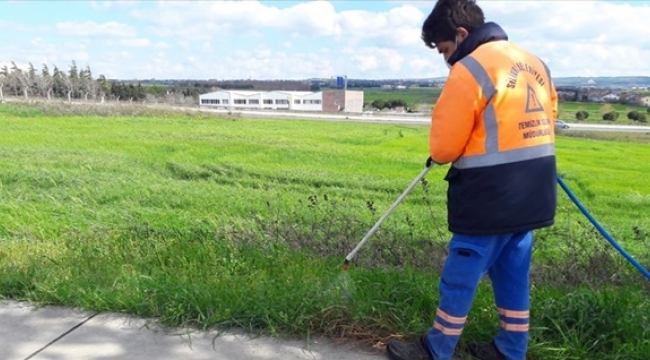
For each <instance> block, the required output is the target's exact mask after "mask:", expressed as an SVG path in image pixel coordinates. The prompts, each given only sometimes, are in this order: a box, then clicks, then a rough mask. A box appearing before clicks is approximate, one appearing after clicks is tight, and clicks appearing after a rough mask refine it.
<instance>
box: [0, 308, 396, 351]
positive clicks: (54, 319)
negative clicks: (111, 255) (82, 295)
mask: <svg viewBox="0 0 650 360" xmlns="http://www.w3.org/2000/svg"><path fill="white" fill-rule="evenodd" d="M82 359H83V360H93V359H102V360H118V359H120V360H122V359H138V360H153V359H156V360H167V359H169V360H172V359H174V360H177V359H183V360H207V359H217V360H229V359H234V360H239V359H241V360H243V359H250V360H262V359H265V360H266V359H269V360H270V359H282V360H298V359H300V360H302V359H338V360H378V359H386V355H385V353H384V350H383V349H380V350H374V351H373V350H371V349H361V348H358V347H354V346H353V345H350V344H347V345H345V344H336V343H334V342H332V341H328V340H327V339H322V338H319V339H313V338H312V339H310V341H309V342H307V341H306V340H305V341H299V340H291V341H287V340H278V339H273V338H269V337H253V338H251V337H250V336H247V335H245V334H243V333H235V332H233V333H217V332H216V331H215V332H192V331H190V330H188V329H174V330H167V331H164V330H162V328H161V327H159V326H157V325H156V323H155V321H153V320H146V319H138V318H133V317H129V316H125V315H123V314H110V313H107V314H103V313H102V314H95V313H89V312H83V311H78V310H75V309H69V308H62V307H51V306H46V307H42V308H36V307H34V306H32V305H30V304H28V303H22V302H21V303H19V302H13V301H0V360H82Z"/></svg>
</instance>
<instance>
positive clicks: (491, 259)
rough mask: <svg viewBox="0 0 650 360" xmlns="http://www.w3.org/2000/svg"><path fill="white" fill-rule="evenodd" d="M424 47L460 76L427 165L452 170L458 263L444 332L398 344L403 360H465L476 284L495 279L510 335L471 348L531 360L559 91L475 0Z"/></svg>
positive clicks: (448, 89) (446, 301)
mask: <svg viewBox="0 0 650 360" xmlns="http://www.w3.org/2000/svg"><path fill="white" fill-rule="evenodd" d="M422 40H423V41H424V43H425V44H426V46H428V47H429V48H432V49H437V50H438V53H440V54H441V55H442V56H443V57H444V60H445V62H446V63H447V64H448V66H449V68H450V72H449V76H448V78H447V81H446V83H445V85H444V87H443V90H442V93H441V94H440V97H439V99H438V102H437V103H436V105H435V107H434V109H433V112H432V118H431V128H430V134H429V142H430V144H429V149H430V157H429V158H428V160H427V162H426V166H427V167H430V166H432V165H433V164H440V165H442V164H447V163H451V166H450V168H449V171H448V173H447V175H446V177H445V180H446V181H447V182H448V190H447V212H448V214H447V216H448V224H449V231H450V232H451V233H452V237H451V240H450V242H449V255H448V257H447V259H446V260H445V264H444V266H443V269H442V274H441V279H440V283H439V294H440V298H439V303H438V308H437V309H436V312H435V318H434V321H433V326H432V327H431V328H430V329H428V331H427V332H426V333H425V334H424V335H423V336H422V337H421V338H420V339H419V340H417V341H415V342H414V343H406V342H402V341H398V340H391V341H389V342H388V344H387V352H388V356H389V357H390V358H391V359H394V360H417V359H425V360H448V359H454V358H455V357H454V356H455V354H456V351H455V350H456V347H457V345H458V342H459V338H460V336H461V334H462V332H463V328H464V326H465V323H466V321H467V316H468V313H469V311H470V309H471V307H472V302H473V299H474V295H475V292H476V289H477V286H478V284H479V282H480V281H481V279H482V278H483V276H484V275H485V274H487V275H488V276H489V279H490V281H491V284H492V289H493V292H494V297H495V302H496V304H495V305H496V306H495V307H496V309H495V311H496V312H497V314H498V317H499V325H500V329H499V332H498V334H496V336H495V337H494V339H493V341H491V342H489V343H476V342H474V343H471V342H470V343H469V344H468V345H467V347H466V348H467V352H468V353H469V354H470V355H472V356H473V357H474V358H478V359H483V360H492V359H495V360H496V359H507V360H523V359H525V358H526V352H527V347H528V330H529V306H530V305H529V303H530V300H529V295H530V280H529V270H530V263H531V256H532V247H533V233H532V232H533V230H536V229H540V228H543V227H547V226H550V225H552V224H553V222H554V218H555V212H556V206H557V186H556V176H557V174H556V161H555V133H554V124H555V120H556V118H557V109H558V103H557V93H556V90H555V88H554V85H553V81H552V79H551V74H550V71H549V69H548V67H547V66H546V65H545V63H544V62H543V61H542V60H541V59H539V58H538V57H536V56H535V55H533V54H531V53H530V52H528V51H527V50H525V49H523V48H521V47H520V46H518V45H516V44H514V43H512V42H510V41H509V40H508V36H507V34H506V33H505V32H504V30H503V29H502V28H501V27H500V26H499V25H498V24H496V23H494V22H485V17H484V15H483V10H482V9H481V8H480V7H479V6H478V5H477V4H476V2H475V1H474V0H439V1H437V3H436V4H435V6H434V8H433V10H432V12H431V14H430V15H429V16H428V17H427V19H426V20H425V21H424V24H423V26H422Z"/></svg>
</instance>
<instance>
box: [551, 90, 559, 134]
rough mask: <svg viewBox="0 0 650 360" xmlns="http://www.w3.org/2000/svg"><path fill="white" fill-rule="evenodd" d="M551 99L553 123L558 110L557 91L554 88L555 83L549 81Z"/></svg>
mask: <svg viewBox="0 0 650 360" xmlns="http://www.w3.org/2000/svg"><path fill="white" fill-rule="evenodd" d="M551 101H552V102H553V124H555V122H556V121H557V117H558V114H559V112H560V110H559V104H558V96H557V91H556V90H555V84H553V83H551Z"/></svg>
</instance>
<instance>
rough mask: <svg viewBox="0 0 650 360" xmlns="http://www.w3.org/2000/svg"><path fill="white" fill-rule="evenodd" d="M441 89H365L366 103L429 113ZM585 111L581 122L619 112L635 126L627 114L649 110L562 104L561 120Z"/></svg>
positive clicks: (621, 106) (630, 106) (603, 105)
mask: <svg viewBox="0 0 650 360" xmlns="http://www.w3.org/2000/svg"><path fill="white" fill-rule="evenodd" d="M441 90H442V89H441V88H409V89H403V90H396V89H376V88H372V89H364V102H366V103H372V102H373V101H375V100H377V99H381V100H398V99H399V100H403V101H404V102H406V103H407V104H408V105H409V106H410V107H413V109H414V110H415V111H422V112H428V111H430V110H431V108H432V107H433V106H434V104H435V102H436V101H437V100H438V97H439V96H440V92H441ZM580 110H584V111H586V112H588V113H589V117H588V118H587V119H586V120H584V121H581V122H589V123H593V122H600V123H610V122H609V121H604V120H603V114H604V113H607V112H610V111H617V112H619V113H620V117H619V118H618V120H617V121H616V123H617V124H635V125H638V124H639V122H635V121H631V120H629V119H628V118H627V113H628V112H630V111H633V110H635V111H639V112H642V113H645V114H647V116H650V114H648V113H647V108H646V107H643V106H636V105H621V104H599V103H583V102H560V114H559V118H560V119H562V120H568V121H572V122H574V121H576V112H578V111H580Z"/></svg>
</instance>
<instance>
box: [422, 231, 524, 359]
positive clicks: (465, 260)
mask: <svg viewBox="0 0 650 360" xmlns="http://www.w3.org/2000/svg"><path fill="white" fill-rule="evenodd" d="M532 247H533V234H532V232H531V231H528V232H520V233H511V234H502V235H493V236H470V235H460V234H455V235H454V236H453V237H452V239H451V241H450V243H449V256H448V257H447V260H446V261H445V265H444V267H443V270H442V278H441V280H440V302H439V304H438V309H437V310H436V316H435V321H434V323H433V327H431V329H429V331H428V332H427V335H426V337H425V338H426V344H427V345H428V347H429V350H430V351H431V353H432V354H433V357H434V359H435V360H448V359H450V358H451V357H452V355H453V354H454V349H455V347H456V344H457V343H458V339H459V338H460V335H461V334H462V332H463V327H464V326H465V322H466V320H467V314H468V313H469V311H470V308H471V307H472V302H473V301H474V294H475V293H476V288H477V286H478V283H479V281H480V280H481V278H482V277H483V275H485V274H486V273H487V274H488V275H489V277H490V280H491V282H492V288H493V290H494V298H495V301H496V308H497V312H498V314H499V319H500V326H501V327H500V330H499V333H498V334H497V336H496V338H495V339H494V341H495V344H496V346H497V348H498V349H499V351H501V353H503V354H504V355H505V356H506V358H507V359H508V360H524V359H525V358H526V351H527V349H528V326H529V325H528V324H529V306H530V300H529V296H530V281H529V271H530V262H531V255H532Z"/></svg>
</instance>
